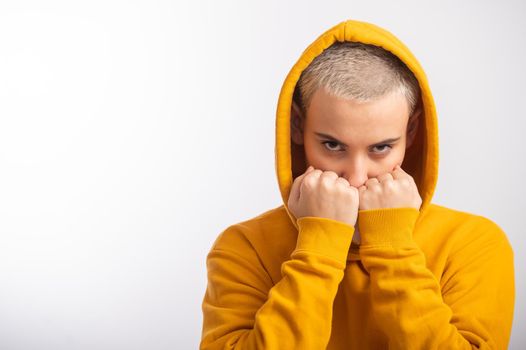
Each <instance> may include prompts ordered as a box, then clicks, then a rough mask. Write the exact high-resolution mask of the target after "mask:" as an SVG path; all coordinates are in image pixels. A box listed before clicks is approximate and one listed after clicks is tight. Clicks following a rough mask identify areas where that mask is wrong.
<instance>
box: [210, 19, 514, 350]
mask: <svg viewBox="0 0 526 350" xmlns="http://www.w3.org/2000/svg"><path fill="white" fill-rule="evenodd" d="M336 41H358V42H363V43H366V44H373V45H377V46H381V47H383V48H384V49H386V50H389V51H390V52H392V53H393V54H395V55H397V56H398V57H399V58H400V59H401V60H402V61H403V62H404V63H405V64H406V65H407V66H408V67H409V69H411V71H412V72H413V73H414V75H415V76H416V78H417V79H418V81H419V84H420V88H421V91H422V103H423V107H424V115H423V124H422V123H421V128H420V132H419V135H418V136H417V142H418V145H419V147H415V149H416V150H415V151H414V152H412V153H411V152H408V153H407V154H406V156H405V158H404V163H403V164H402V168H403V169H404V170H405V171H406V172H408V173H409V174H410V175H411V176H412V177H413V178H414V179H415V182H416V184H417V186H418V190H419V193H420V196H421V197H422V206H421V208H420V210H417V209H413V208H391V209H374V210H360V211H359V213H358V222H357V223H358V230H359V232H360V233H361V243H360V244H359V245H357V244H355V243H354V242H351V241H352V237H353V234H354V232H355V228H354V227H352V226H350V225H348V224H345V223H343V222H339V221H336V220H331V219H327V218H320V217H302V218H300V219H298V220H296V218H295V217H294V216H293V215H292V214H291V212H290V211H289V209H288V207H287V202H288V196H289V192H290V189H291V186H292V182H293V179H294V178H295V177H296V176H298V175H300V174H301V173H303V172H304V171H305V163H304V162H303V160H302V158H301V152H300V151H299V150H298V149H295V148H294V147H291V140H290V111H291V103H292V96H293V92H294V88H295V86H296V83H297V81H298V79H299V77H300V74H301V72H302V71H303V70H304V69H305V68H306V67H307V66H308V65H309V63H310V62H312V60H313V59H314V58H315V57H316V56H317V55H319V54H320V53H321V52H322V51H323V50H324V49H326V48H327V47H329V46H330V45H331V44H333V43H334V42H336ZM275 156H276V174H277V178H278V183H279V188H280V191H281V196H282V199H283V203H284V204H283V205H281V206H279V207H277V208H274V209H272V210H269V211H267V212H265V213H262V214H261V215H259V216H257V217H255V218H252V219H250V220H247V221H244V222H240V223H237V224H234V225H231V226H229V227H228V228H226V229H225V230H224V231H223V232H221V234H220V235H219V236H218V238H217V239H216V241H215V242H214V244H213V246H212V248H211V250H210V252H209V254H208V256H207V270H208V286H207V289H206V293H205V295H204V299H203V304H202V310H203V329H202V339H201V344H200V349H330V350H333V349H334V350H336V349H346V350H348V349H472V348H480V349H506V348H507V344H508V341H509V337H510V331H511V324H512V319H513V307H514V299H515V286H514V267H513V251H512V248H511V246H510V244H509V242H508V240H507V237H506V235H505V233H504V232H503V231H502V230H501V228H500V227H499V226H497V225H496V224H495V223H493V222H492V221H490V220H489V219H486V218H484V217H482V216H479V215H474V214H470V213H466V212H461V211H457V210H452V209H449V208H445V207H443V206H439V205H436V204H432V203H431V198H432V196H433V192H434V190H435V186H436V181H437V176H438V131H437V116H436V110H435V105H434V101H433V97H432V95H431V91H430V89H429V86H428V82H427V78H426V76H425V73H424V71H423V69H422V67H421V66H420V64H419V63H418V61H417V60H416V58H415V57H414V56H413V55H412V53H411V52H410V51H409V49H408V48H407V47H406V46H405V45H404V44H403V43H401V42H400V41H399V40H398V39H397V38H396V37H394V36H393V35H392V34H391V33H389V32H387V31H386V30H384V29H381V28H379V27H377V26H375V25H372V24H369V23H365V22H359V21H353V20H349V21H346V22H342V23H340V24H338V25H336V26H334V27H333V28H331V29H329V30H327V31H326V32H325V33H323V34H322V35H321V36H319V37H318V38H317V39H316V40H315V41H314V42H313V43H312V44H311V45H309V46H308V47H307V49H306V50H305V51H304V52H303V53H302V55H301V57H300V58H299V59H298V61H297V62H296V64H295V65H294V66H293V67H292V69H291V71H290V72H289V74H288V76H287V77H286V79H285V82H284V84H283V87H282V90H281V93H280V96H279V102H278V107H277V116H276V144H275Z"/></svg>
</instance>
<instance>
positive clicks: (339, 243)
mask: <svg viewBox="0 0 526 350" xmlns="http://www.w3.org/2000/svg"><path fill="white" fill-rule="evenodd" d="M297 224H298V228H299V233H298V241H297V244H296V250H307V251H312V252H315V253H318V254H322V255H325V256H327V257H330V258H332V259H334V260H337V261H339V262H342V263H343V264H345V262H346V260H347V255H348V252H349V247H350V246H351V240H352V236H353V234H354V226H351V225H349V224H346V223H344V222H341V221H337V220H332V219H328V218H321V217H315V216H304V217H302V218H299V219H298V220H297Z"/></svg>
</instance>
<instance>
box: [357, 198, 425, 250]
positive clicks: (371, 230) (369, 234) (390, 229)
mask: <svg viewBox="0 0 526 350" xmlns="http://www.w3.org/2000/svg"><path fill="white" fill-rule="evenodd" d="M419 215H420V211H419V210H418V209H415V208H409V207H408V208H382V209H368V210H360V211H358V230H359V231H360V238H361V245H362V246H365V245H391V246H397V245H404V244H406V243H408V242H411V241H412V240H413V229H414V227H415V223H416V220H417V219H418V216H419Z"/></svg>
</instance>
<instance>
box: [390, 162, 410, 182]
mask: <svg viewBox="0 0 526 350" xmlns="http://www.w3.org/2000/svg"><path fill="white" fill-rule="evenodd" d="M391 174H392V176H393V179H395V180H397V179H401V178H404V177H407V176H410V175H409V174H408V173H406V172H405V171H404V170H403V169H402V168H401V167H400V165H397V166H396V167H395V170H394V171H393V172H392V173H391Z"/></svg>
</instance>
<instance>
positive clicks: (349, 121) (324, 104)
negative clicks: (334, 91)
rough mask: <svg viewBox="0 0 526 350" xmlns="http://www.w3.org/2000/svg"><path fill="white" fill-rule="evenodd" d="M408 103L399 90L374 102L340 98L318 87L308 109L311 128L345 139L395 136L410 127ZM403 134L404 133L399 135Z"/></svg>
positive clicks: (309, 126) (308, 120)
mask: <svg viewBox="0 0 526 350" xmlns="http://www.w3.org/2000/svg"><path fill="white" fill-rule="evenodd" d="M408 116H409V110H408V103H407V99H406V98H405V96H403V95H402V94H401V93H399V92H394V93H390V94H388V95H385V96H383V97H381V98H378V99H376V100H373V101H368V102H360V101H356V100H349V99H345V98H342V97H337V96H334V95H331V94H329V93H327V92H326V91H325V90H324V89H318V90H317V91H316V92H315V93H314V94H313V96H312V99H311V103H310V105H309V108H308V110H307V128H309V129H311V131H313V132H323V133H329V134H331V135H332V136H334V137H337V136H336V135H339V136H340V137H341V138H342V139H348V138H349V136H346V135H351V136H352V137H353V138H356V137H360V138H364V137H380V138H382V137H384V136H386V137H392V136H394V135H393V133H401V132H403V131H404V130H405V128H406V127H407V120H408ZM398 136H401V135H398Z"/></svg>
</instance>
